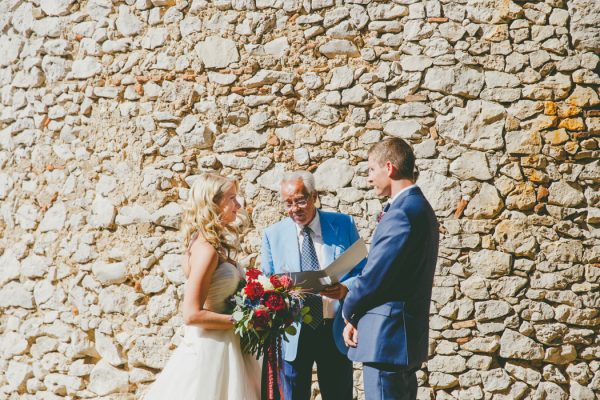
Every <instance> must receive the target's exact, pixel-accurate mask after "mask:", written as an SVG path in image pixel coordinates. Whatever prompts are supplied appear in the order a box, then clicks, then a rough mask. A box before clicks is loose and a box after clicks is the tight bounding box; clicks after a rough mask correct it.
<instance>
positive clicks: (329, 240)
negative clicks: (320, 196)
mask: <svg viewBox="0 0 600 400" xmlns="http://www.w3.org/2000/svg"><path fill="white" fill-rule="evenodd" d="M317 212H318V213H319V218H320V220H321V236H323V261H324V262H325V265H326V266H327V265H329V264H331V263H332V262H333V260H334V257H335V244H334V240H335V238H336V237H337V226H334V225H333V224H332V223H331V221H330V220H329V218H327V214H325V213H322V212H321V211H320V210H318V211H317Z"/></svg>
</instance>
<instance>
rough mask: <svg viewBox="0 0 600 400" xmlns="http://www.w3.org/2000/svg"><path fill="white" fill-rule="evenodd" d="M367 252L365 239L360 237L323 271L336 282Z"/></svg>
mask: <svg viewBox="0 0 600 400" xmlns="http://www.w3.org/2000/svg"><path fill="white" fill-rule="evenodd" d="M367 254H368V252H367V245H366V244H365V241H364V240H363V239H362V238H360V239H358V240H357V241H356V242H354V244H353V245H352V246H350V247H349V248H347V249H346V251H344V252H343V253H342V254H341V255H340V256H339V257H338V258H336V259H335V260H334V261H333V262H332V263H331V264H329V265H328V266H327V267H326V268H325V269H324V271H325V272H326V273H327V275H328V276H330V277H331V278H332V279H333V280H334V282H338V281H339V280H340V279H341V278H342V277H343V276H344V275H346V274H347V273H348V272H350V271H352V268H354V267H356V265H357V264H358V263H359V262H361V261H362V260H363V259H364V258H365V257H366V256H367Z"/></svg>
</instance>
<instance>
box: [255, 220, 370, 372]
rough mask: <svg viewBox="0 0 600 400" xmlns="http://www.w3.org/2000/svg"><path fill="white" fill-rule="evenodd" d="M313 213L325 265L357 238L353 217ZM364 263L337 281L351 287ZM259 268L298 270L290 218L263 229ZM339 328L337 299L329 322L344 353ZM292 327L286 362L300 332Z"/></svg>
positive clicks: (293, 356) (285, 347) (293, 355)
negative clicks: (319, 235)
mask: <svg viewBox="0 0 600 400" xmlns="http://www.w3.org/2000/svg"><path fill="white" fill-rule="evenodd" d="M317 212H318V213H319V218H320V220H321V234H322V236H323V256H324V262H325V264H326V265H329V264H330V263H331V262H332V261H333V260H335V259H336V258H337V257H339V255H340V254H342V253H343V252H344V251H345V250H346V249H347V248H348V247H350V246H351V245H352V244H353V243H354V242H356V241H357V240H358V239H359V236H358V231H357V230H356V225H354V220H353V219H352V217H351V216H349V215H346V214H340V213H333V212H327V211H321V210H317ZM364 265H365V262H364V261H363V262H361V263H360V264H358V265H357V266H356V267H354V269H352V271H350V272H349V273H348V274H346V275H345V276H344V277H342V279H341V280H340V281H341V282H342V283H343V284H344V285H346V286H347V287H348V289H350V290H351V289H352V284H353V280H354V278H355V277H356V276H357V275H358V274H359V273H360V271H361V270H362V268H363V267H364ZM284 267H285V269H284ZM261 268H262V270H263V272H264V273H265V274H266V275H272V274H279V273H283V272H297V271H300V249H299V247H298V234H297V230H296V224H295V223H294V221H293V220H292V219H291V218H285V219H283V220H282V221H280V222H278V223H276V224H275V225H272V226H270V227H268V228H267V229H266V230H265V232H264V235H263V246H262V251H261ZM343 327H344V322H343V320H342V317H341V307H339V302H338V303H336V315H335V319H334V325H333V330H334V338H335V341H336V345H337V347H338V349H339V350H340V352H341V353H343V354H346V352H347V348H346V346H345V345H344V341H343V338H342V331H343ZM296 328H297V330H298V332H297V333H296V334H295V335H287V339H288V342H285V341H284V342H283V357H284V359H285V360H286V361H294V360H295V359H296V352H297V350H298V339H299V337H300V334H301V332H300V324H297V325H296Z"/></svg>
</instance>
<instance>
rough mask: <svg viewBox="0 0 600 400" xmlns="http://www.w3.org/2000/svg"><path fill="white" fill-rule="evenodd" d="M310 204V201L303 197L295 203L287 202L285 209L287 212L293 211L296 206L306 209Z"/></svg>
mask: <svg viewBox="0 0 600 400" xmlns="http://www.w3.org/2000/svg"><path fill="white" fill-rule="evenodd" d="M307 204H308V199H306V198H304V197H302V198H299V199H296V200H294V201H286V202H285V203H284V204H283V206H284V207H285V209H286V210H291V209H292V208H294V206H296V207H298V208H304V207H306V205H307Z"/></svg>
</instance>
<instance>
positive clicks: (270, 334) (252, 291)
mask: <svg viewBox="0 0 600 400" xmlns="http://www.w3.org/2000/svg"><path fill="white" fill-rule="evenodd" d="M240 287H241V288H240V290H239V291H238V292H237V293H236V294H235V295H234V296H233V304H234V309H233V315H232V318H233V320H234V323H235V333H236V334H238V335H239V336H240V337H241V342H242V350H243V351H244V352H246V353H250V354H254V355H256V357H257V358H258V357H260V356H261V355H263V354H264V351H265V344H268V343H269V342H270V340H271V339H276V338H278V337H284V334H285V333H287V334H289V335H295V334H296V328H295V327H294V325H293V324H294V323H296V322H305V323H308V322H310V320H311V319H312V318H311V316H310V315H309V312H308V311H309V309H308V307H304V306H303V305H304V297H303V295H302V289H301V288H299V287H295V286H294V284H293V282H292V279H291V278H290V277H288V276H286V275H273V276H271V277H266V276H265V275H263V273H262V271H261V270H259V269H258V268H249V269H247V270H246V279H245V280H243V281H242V282H241V285H240Z"/></svg>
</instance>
